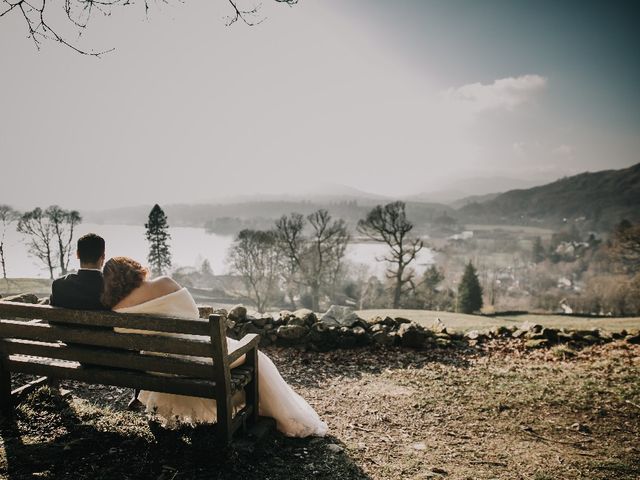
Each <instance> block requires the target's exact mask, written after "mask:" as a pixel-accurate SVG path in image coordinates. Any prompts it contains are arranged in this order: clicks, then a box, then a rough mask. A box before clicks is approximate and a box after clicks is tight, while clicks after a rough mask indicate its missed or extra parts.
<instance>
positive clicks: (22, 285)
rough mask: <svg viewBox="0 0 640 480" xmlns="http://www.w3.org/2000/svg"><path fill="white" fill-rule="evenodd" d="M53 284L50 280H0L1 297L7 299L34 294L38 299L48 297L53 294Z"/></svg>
mask: <svg viewBox="0 0 640 480" xmlns="http://www.w3.org/2000/svg"><path fill="white" fill-rule="evenodd" d="M51 282H52V280H49V279H48V278H0V295H1V296H3V297H7V296H9V295H17V294H19V293H33V294H35V295H37V296H38V297H46V296H49V295H50V294H51Z"/></svg>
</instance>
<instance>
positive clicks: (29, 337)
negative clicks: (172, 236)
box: [0, 301, 230, 398]
mask: <svg viewBox="0 0 640 480" xmlns="http://www.w3.org/2000/svg"><path fill="white" fill-rule="evenodd" d="M25 320H26V321H25ZM34 320H44V321H46V322H48V323H44V322H36V321H34ZM114 328H126V329H131V330H135V332H127V333H124V332H117V331H114ZM225 332H226V325H225V322H224V319H223V318H222V317H220V316H219V315H210V316H209V319H208V320H202V319H200V320H190V319H183V318H170V317H158V316H153V315H137V314H135V315H134V314H123V313H116V312H111V311H84V310H69V309H64V308H56V307H50V306H46V305H28V304H20V303H11V302H3V301H0V355H1V356H2V364H3V368H4V369H5V370H8V371H11V372H23V373H31V374H37V375H44V376H51V377H54V378H68V379H72V380H80V381H85V382H90V383H102V384H108V385H115V386H121V387H131V388H140V389H143V390H152V391H156V392H166V393H176V394H182V395H190V396H198V397H207V398H220V397H224V396H226V395H227V394H228V392H229V390H230V371H229V358H228V354H227V342H226V336H225ZM175 334H178V336H179V337H182V338H179V337H178V336H176V335H175ZM166 354H169V355H166ZM69 361H73V362H80V363H81V365H78V364H70V363H69ZM150 372H154V373H150ZM158 373H160V374H165V375H158Z"/></svg>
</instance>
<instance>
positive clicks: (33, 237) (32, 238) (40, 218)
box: [18, 207, 55, 279]
mask: <svg viewBox="0 0 640 480" xmlns="http://www.w3.org/2000/svg"><path fill="white" fill-rule="evenodd" d="M18 231H19V232H20V233H23V234H25V235H27V236H28V237H29V240H28V242H29V251H30V252H31V254H32V255H33V256H34V257H36V258H37V259H39V260H40V261H42V262H43V263H44V264H45V266H46V267H47V268H48V269H49V275H50V277H51V279H53V269H54V266H53V258H52V257H53V254H54V253H53V250H52V248H53V244H54V241H55V232H54V229H53V225H52V224H51V221H50V219H49V217H47V215H45V213H44V212H43V211H42V209H41V208H39V207H38V208H35V209H33V210H31V211H30V212H26V213H24V214H23V215H22V217H20V221H19V222H18Z"/></svg>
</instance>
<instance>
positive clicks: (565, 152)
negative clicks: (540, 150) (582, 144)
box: [551, 144, 576, 158]
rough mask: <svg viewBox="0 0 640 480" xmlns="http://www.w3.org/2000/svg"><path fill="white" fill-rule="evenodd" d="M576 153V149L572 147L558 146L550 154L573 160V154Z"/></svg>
mask: <svg viewBox="0 0 640 480" xmlns="http://www.w3.org/2000/svg"><path fill="white" fill-rule="evenodd" d="M575 151H576V149H575V148H574V147H573V146H572V145H564V144H563V145H560V146H558V147H556V148H554V149H553V150H552V151H551V153H553V154H554V155H558V156H560V157H568V158H573V154H574V152H575Z"/></svg>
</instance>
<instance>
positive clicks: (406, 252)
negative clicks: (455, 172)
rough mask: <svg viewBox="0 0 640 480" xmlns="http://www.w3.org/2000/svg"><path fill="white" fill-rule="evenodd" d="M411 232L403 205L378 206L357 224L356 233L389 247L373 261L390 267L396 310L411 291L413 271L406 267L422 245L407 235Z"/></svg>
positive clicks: (410, 225)
mask: <svg viewBox="0 0 640 480" xmlns="http://www.w3.org/2000/svg"><path fill="white" fill-rule="evenodd" d="M412 229H413V224H412V223H411V222H410V221H409V220H408V219H407V215H406V213H405V203H404V202H393V203H388V204H387V205H384V206H382V205H378V206H376V207H375V208H374V209H373V210H371V211H370V212H369V213H368V214H367V216H366V218H364V219H363V220H360V221H359V222H358V231H359V232H360V233H362V234H363V235H366V236H367V237H369V238H371V239H372V240H375V241H376V242H384V243H386V244H387V245H388V246H389V250H390V252H389V254H388V255H386V256H384V257H382V258H379V259H377V260H379V261H385V262H388V263H389V264H391V267H390V268H388V269H387V278H389V279H391V280H393V283H394V287H393V308H399V307H400V303H401V301H402V297H403V295H405V294H406V293H408V292H409V291H412V290H414V289H415V284H414V281H413V278H414V276H415V272H414V270H413V269H412V268H410V264H411V262H413V261H414V260H415V259H416V257H417V255H418V252H420V250H422V247H424V243H423V242H422V240H420V239H419V238H411V237H410V236H409V233H410V232H411V230H412Z"/></svg>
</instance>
